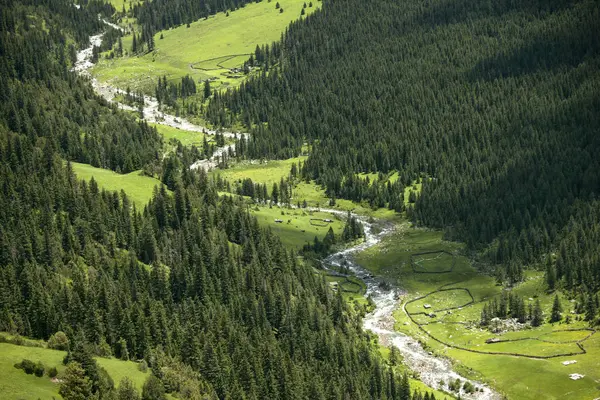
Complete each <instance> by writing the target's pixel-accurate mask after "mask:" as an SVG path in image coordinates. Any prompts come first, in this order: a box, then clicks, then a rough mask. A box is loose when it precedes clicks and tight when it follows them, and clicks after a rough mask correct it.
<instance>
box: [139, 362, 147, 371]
mask: <svg viewBox="0 0 600 400" xmlns="http://www.w3.org/2000/svg"><path fill="white" fill-rule="evenodd" d="M138 369H139V370H140V371H141V372H143V373H146V372H148V363H147V362H146V360H142V361H141V362H140V363H139V365H138Z"/></svg>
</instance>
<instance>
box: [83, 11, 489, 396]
mask: <svg viewBox="0 0 600 400" xmlns="http://www.w3.org/2000/svg"><path fill="white" fill-rule="evenodd" d="M102 21H103V22H104V23H105V24H106V25H108V26H111V27H113V28H115V29H122V28H121V27H119V26H117V25H114V24H112V23H110V22H108V21H106V20H102ZM103 36H104V34H103V33H101V34H98V35H94V36H91V37H90V46H89V47H87V48H85V49H83V50H81V51H80V52H79V53H77V62H76V64H75V66H74V68H73V70H74V71H76V72H77V73H79V74H80V75H82V76H85V77H87V78H89V79H90V81H91V84H92V86H93V88H94V90H95V91H96V92H97V93H98V94H99V95H101V96H102V97H104V98H105V99H106V100H107V101H109V102H112V103H116V104H118V106H119V107H120V108H121V109H123V110H129V111H139V110H138V109H136V108H134V107H131V106H128V105H125V104H121V103H119V102H117V101H116V100H115V97H116V96H117V95H122V94H125V92H124V91H123V90H121V89H119V88H116V87H113V86H110V85H108V84H106V83H100V82H98V80H97V79H95V78H94V77H93V76H92V75H91V73H90V69H91V68H92V67H93V66H94V64H93V63H92V61H91V60H92V54H93V48H94V46H100V44H101V43H102V37H103ZM142 111H143V117H144V119H145V120H146V121H148V122H153V123H156V124H161V125H165V126H170V127H173V128H177V129H182V130H187V131H192V132H202V133H206V134H207V135H215V134H216V133H217V132H216V131H214V130H211V129H208V128H206V127H203V126H200V125H196V124H193V123H192V122H190V121H188V120H186V119H184V118H179V117H175V116H173V115H170V114H167V113H165V112H163V111H161V110H160V107H159V104H158V101H157V100H156V99H155V98H154V97H151V96H144V105H143V108H142ZM219 133H222V134H223V136H225V137H228V138H235V137H237V135H238V134H236V133H233V132H221V131H219ZM246 135H247V134H246ZM234 150H235V148H234V145H232V144H230V145H226V146H223V147H219V148H217V149H216V150H215V152H214V154H213V155H212V157H211V158H209V159H206V160H198V161H196V162H195V163H194V164H193V165H192V166H191V168H192V169H197V168H205V169H210V168H214V167H216V166H217V164H218V160H219V158H220V157H221V156H222V155H223V154H225V153H228V152H233V151H234ZM308 210H312V211H323V212H329V213H332V214H337V215H342V216H344V215H346V212H345V211H341V210H333V209H328V208H308ZM358 219H359V220H360V221H361V222H362V223H363V226H364V231H365V240H364V242H362V243H360V244H358V245H356V246H354V247H351V248H348V249H345V250H342V251H340V252H337V253H335V254H332V255H331V256H329V257H327V258H326V259H325V260H324V261H323V265H324V266H326V265H336V266H341V265H342V264H344V265H345V266H348V267H349V268H350V270H351V271H352V272H353V273H354V274H355V275H356V276H357V277H358V278H360V279H362V280H363V281H364V282H365V284H366V285H367V292H366V294H365V296H371V298H372V299H373V301H374V302H375V310H374V311H373V312H371V313H370V314H368V315H367V316H366V317H365V319H364V329H367V330H370V331H372V332H374V333H375V334H377V335H378V336H379V339H380V343H382V344H384V345H386V346H396V347H397V348H398V349H399V351H400V353H401V354H402V356H403V357H404V362H405V363H406V364H407V365H408V367H409V368H410V369H412V370H414V371H417V372H418V373H419V374H420V377H421V380H422V381H423V382H425V383H426V384H427V385H429V386H430V387H433V388H436V389H444V390H446V391H449V389H448V386H447V383H448V382H449V381H450V380H455V379H460V380H461V381H463V382H464V381H469V382H471V383H472V384H473V385H475V386H476V387H480V388H483V391H482V392H477V393H474V394H467V393H465V392H464V391H462V390H461V393H460V395H461V396H462V398H464V399H471V400H497V399H500V398H501V397H500V395H499V394H498V393H496V392H494V391H493V390H491V389H490V388H489V387H487V386H485V385H483V384H481V383H479V382H475V381H472V380H469V379H466V378H464V377H462V376H460V375H459V374H458V373H457V372H455V371H454V370H453V369H452V365H451V364H450V362H449V361H448V360H445V359H442V358H438V357H435V356H434V355H431V354H429V353H428V352H427V351H425V350H424V349H423V348H422V347H421V345H420V344H419V343H418V342H417V341H416V340H415V339H413V338H411V337H410V336H407V335H404V334H402V333H399V332H395V331H394V330H393V329H394V317H393V312H394V310H395V309H396V308H397V307H398V305H399V301H398V300H397V298H398V296H399V295H400V294H402V293H403V292H402V290H401V289H399V288H391V289H390V290H384V289H382V288H381V287H380V284H381V283H382V282H383V281H382V279H381V278H377V277H373V276H372V275H371V274H370V273H369V272H368V271H366V270H364V269H363V268H362V267H360V266H359V265H358V264H356V263H355V262H354V261H353V258H352V255H353V254H354V253H358V252H360V251H363V250H366V249H368V248H370V247H372V246H375V245H376V244H377V243H379V242H380V241H381V239H382V238H383V237H385V236H386V235H388V234H390V233H391V232H392V231H393V230H394V229H395V227H394V225H393V224H391V223H388V222H385V221H376V222H370V221H368V220H367V218H366V217H364V216H358ZM440 381H444V382H445V385H444V386H443V387H441V386H440V383H439V382H440Z"/></svg>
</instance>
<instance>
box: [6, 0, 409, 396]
mask: <svg viewBox="0 0 600 400" xmlns="http://www.w3.org/2000/svg"><path fill="white" fill-rule="evenodd" d="M102 10H103V8H102V7H100V6H98V5H95V4H94V3H90V4H88V5H87V6H82V7H81V8H80V9H78V8H76V7H73V5H72V4H71V3H70V2H69V1H66V0H64V1H63V0H54V1H52V2H47V1H44V0H31V1H6V0H4V1H2V7H1V9H0V12H1V22H2V24H1V32H0V86H1V90H0V96H3V97H2V105H1V108H0V110H1V114H0V117H1V118H0V171H1V173H0V192H1V195H0V330H3V331H9V332H12V333H15V334H21V335H26V336H29V337H32V338H39V339H48V338H49V337H50V336H51V335H53V334H55V333H56V332H58V331H63V332H65V333H66V336H67V337H68V339H69V340H70V342H71V349H72V350H74V351H73V352H72V354H71V355H70V356H69V357H67V359H66V360H65V361H73V360H74V361H78V362H80V363H81V364H82V366H83V372H82V374H85V375H84V376H83V377H81V376H78V373H79V372H78V371H80V370H79V369H78V367H77V366H76V364H73V365H72V366H71V367H70V369H69V368H67V370H68V371H70V373H71V374H72V375H73V376H74V378H73V379H76V378H78V377H79V378H81V380H80V382H81V383H82V386H81V387H77V388H76V389H77V390H81V393H83V394H82V396H83V397H77V398H85V397H86V396H92V395H94V396H98V397H99V398H114V397H113V396H114V392H113V390H112V387H111V384H110V383H109V382H108V381H107V380H106V379H104V378H103V376H104V375H102V374H101V373H99V372H98V367H97V366H96V364H95V361H94V360H93V359H91V356H90V355H103V356H109V355H114V356H117V357H120V358H132V359H137V360H140V359H142V358H143V359H145V360H146V362H147V363H148V364H149V366H150V367H151V368H152V374H153V376H154V377H155V378H158V380H159V383H156V379H155V378H152V379H154V380H153V381H152V382H153V383H152V384H153V385H154V386H156V385H159V386H164V388H165V389H166V390H167V392H172V393H174V394H175V393H176V392H178V393H177V396H179V397H180V398H195V399H197V398H220V399H226V398H230V399H244V398H245V399H266V398H268V399H278V398H281V399H304V398H310V399H341V398H344V399H365V398H373V399H406V398H408V397H409V396H410V393H409V388H408V379H407V378H406V377H396V376H395V375H394V373H393V372H392V371H391V369H390V370H388V368H387V366H386V364H385V363H384V362H383V361H382V359H381V357H380V355H379V352H378V351H377V350H376V345H375V344H373V342H372V341H371V340H370V337H369V336H368V335H367V334H365V333H363V332H362V329H361V320H360V315H358V314H357V313H356V312H355V311H354V310H351V309H350V307H349V306H348V305H346V303H345V302H344V301H343V299H342V297H341V293H338V295H335V294H334V293H333V291H332V290H331V289H330V287H329V285H328V283H327V282H326V281H325V280H324V278H323V279H322V278H320V275H316V274H315V273H314V271H313V269H312V268H311V267H309V266H306V265H304V264H303V263H302V262H301V261H299V260H298V258H297V257H296V255H295V254H294V253H293V252H290V251H288V250H287V249H285V248H284V247H283V246H282V245H281V243H280V241H279V238H277V237H275V236H274V235H273V234H271V233H270V232H269V231H268V230H265V229H262V228H260V227H259V226H258V224H257V222H256V220H255V219H254V218H253V217H251V216H250V215H249V214H248V212H247V211H246V209H245V206H244V205H242V204H238V201H237V200H233V199H231V198H229V197H224V198H219V197H218V195H217V191H216V189H215V188H214V187H213V186H212V184H211V183H210V182H209V180H208V178H207V176H206V174H205V173H204V172H198V173H196V172H194V173H192V172H190V171H189V170H188V169H183V170H182V169H181V168H179V169H178V168H175V169H174V170H173V169H172V170H171V171H170V173H169V174H168V175H169V180H170V182H171V184H172V189H173V192H169V191H167V189H166V188H165V187H161V188H157V189H156V192H155V195H154V198H153V200H152V201H151V202H150V203H149V204H148V205H147V206H146V207H145V208H144V210H139V209H136V208H135V207H132V206H131V202H130V201H129V200H128V198H127V196H126V195H125V193H120V194H118V193H109V192H106V191H101V190H100V189H99V188H98V185H97V184H96V183H95V182H94V181H93V180H92V181H91V182H89V183H86V182H81V181H77V179H76V178H75V176H74V174H73V171H72V166H71V165H70V163H69V162H68V161H70V160H79V161H83V162H89V163H91V164H93V165H98V166H101V167H105V168H111V169H114V170H120V171H123V172H125V171H130V170H133V169H139V168H142V167H144V166H146V165H147V164H157V165H160V161H161V160H160V158H161V157H162V154H161V139H160V138H159V136H158V135H157V133H156V131H155V130H154V129H152V128H149V127H148V126H146V125H145V124H144V123H141V122H136V121H135V120H134V119H133V118H132V117H130V116H128V115H125V114H124V113H123V112H121V111H118V110H117V109H116V108H115V107H112V106H109V105H108V104H106V102H105V101H103V100H102V99H100V98H99V97H97V96H96V95H94V93H93V91H92V89H91V87H90V86H89V83H88V82H87V81H86V80H84V79H82V78H79V77H77V76H76V74H75V73H74V72H72V71H70V69H71V67H72V65H73V61H74V57H73V54H74V50H75V49H76V48H78V47H80V46H82V45H84V44H85V45H87V44H86V42H87V41H86V39H85V38H86V36H87V35H90V34H92V33H95V32H97V31H98V30H99V25H98V22H97V14H98V12H102ZM175 156H176V155H172V156H171V157H169V158H167V160H172V158H173V157H175ZM165 162H169V163H170V162H172V161H165ZM176 165H181V164H176ZM172 167H173V164H172V165H171V168H172ZM159 175H160V174H159ZM182 363H183V365H185V367H181V364H182ZM176 368H177V369H176ZM182 371H183V372H182ZM85 379H89V380H90V381H91V384H90V385H89V386H88V385H87V384H85V382H86V381H85ZM107 382H108V383H107ZM86 390H87V392H86ZM159 392H160V391H159ZM61 393H63V394H64V395H65V396H66V394H65V393H66V392H61ZM69 398H75V397H69Z"/></svg>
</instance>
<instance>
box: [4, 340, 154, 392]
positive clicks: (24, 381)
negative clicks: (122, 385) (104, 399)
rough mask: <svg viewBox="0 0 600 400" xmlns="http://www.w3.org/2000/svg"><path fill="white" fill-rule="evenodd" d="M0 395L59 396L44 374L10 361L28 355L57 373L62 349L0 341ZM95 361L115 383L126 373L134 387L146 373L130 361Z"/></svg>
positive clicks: (56, 385)
mask: <svg viewBox="0 0 600 400" xmlns="http://www.w3.org/2000/svg"><path fill="white" fill-rule="evenodd" d="M0 354H1V355H2V356H1V357H0V376H1V377H2V379H0V397H1V398H2V399H3V400H28V399H32V400H35V399H52V398H57V399H58V398H62V397H61V396H60V395H59V394H58V389H59V384H57V383H53V382H52V381H51V380H50V378H49V377H48V376H46V375H44V376H43V377H39V378H38V377H37V376H35V375H27V374H26V373H25V372H24V371H23V370H20V369H17V368H15V367H14V364H16V363H18V362H21V361H22V360H23V359H28V360H31V361H33V362H38V361H39V362H42V363H43V364H44V365H45V366H46V367H47V368H51V367H56V368H57V370H58V372H59V376H60V373H61V372H62V371H64V369H65V367H64V366H63V364H62V360H63V358H64V356H65V355H66V352H64V351H58V350H51V349H46V348H40V347H25V346H17V345H14V344H9V343H0ZM96 360H97V361H98V364H99V365H100V366H102V367H103V368H104V369H106V371H107V372H108V373H109V375H110V376H111V378H112V379H113V380H114V382H115V386H118V384H119V382H120V381H121V379H122V378H123V377H125V376H127V377H129V378H130V379H131V380H132V381H133V383H134V384H135V386H136V387H137V388H138V390H140V392H141V390H142V385H143V384H144V381H145V380H146V378H147V373H143V372H140V371H139V370H138V368H137V364H136V363H135V362H132V361H121V360H116V359H105V358H97V359H96Z"/></svg>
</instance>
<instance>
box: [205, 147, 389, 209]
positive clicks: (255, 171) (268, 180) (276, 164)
mask: <svg viewBox="0 0 600 400" xmlns="http://www.w3.org/2000/svg"><path fill="white" fill-rule="evenodd" d="M306 158H307V157H306V156H300V157H296V158H290V159H287V160H269V161H261V162H257V161H252V162H248V161H242V162H239V163H236V164H234V165H233V166H231V167H230V168H228V169H221V170H213V171H212V172H211V173H210V174H211V175H212V176H217V175H220V176H221V178H223V179H225V180H227V181H229V182H230V183H231V184H232V190H233V187H235V186H234V185H235V183H236V182H240V181H241V180H243V179H245V178H250V179H252V181H253V182H254V183H262V184H266V185H267V189H268V190H269V193H270V191H271V187H272V186H273V183H277V184H279V182H280V180H281V179H284V180H285V179H286V178H287V177H288V176H289V175H290V169H291V168H292V164H298V165H299V163H302V162H304V160H306ZM394 175H395V178H394ZM394 175H392V177H391V178H390V180H394V179H397V175H396V174H394ZM374 176H376V175H374ZM291 201H292V203H293V204H297V203H300V204H303V202H304V201H306V204H307V206H308V207H317V208H331V209H336V210H340V211H352V212H353V213H355V214H358V215H365V216H369V217H374V218H384V219H391V220H397V219H398V218H399V216H398V215H397V214H396V213H395V212H394V211H391V210H388V209H385V208H380V209H372V208H371V207H370V206H369V205H368V204H367V203H366V202H364V203H356V202H353V201H350V200H344V199H337V200H336V204H335V205H333V206H331V205H329V198H328V197H327V195H326V194H325V191H324V190H323V189H322V188H321V187H320V186H319V185H317V184H316V183H315V182H304V181H298V180H297V181H296V182H294V187H293V189H292V200H291Z"/></svg>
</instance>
